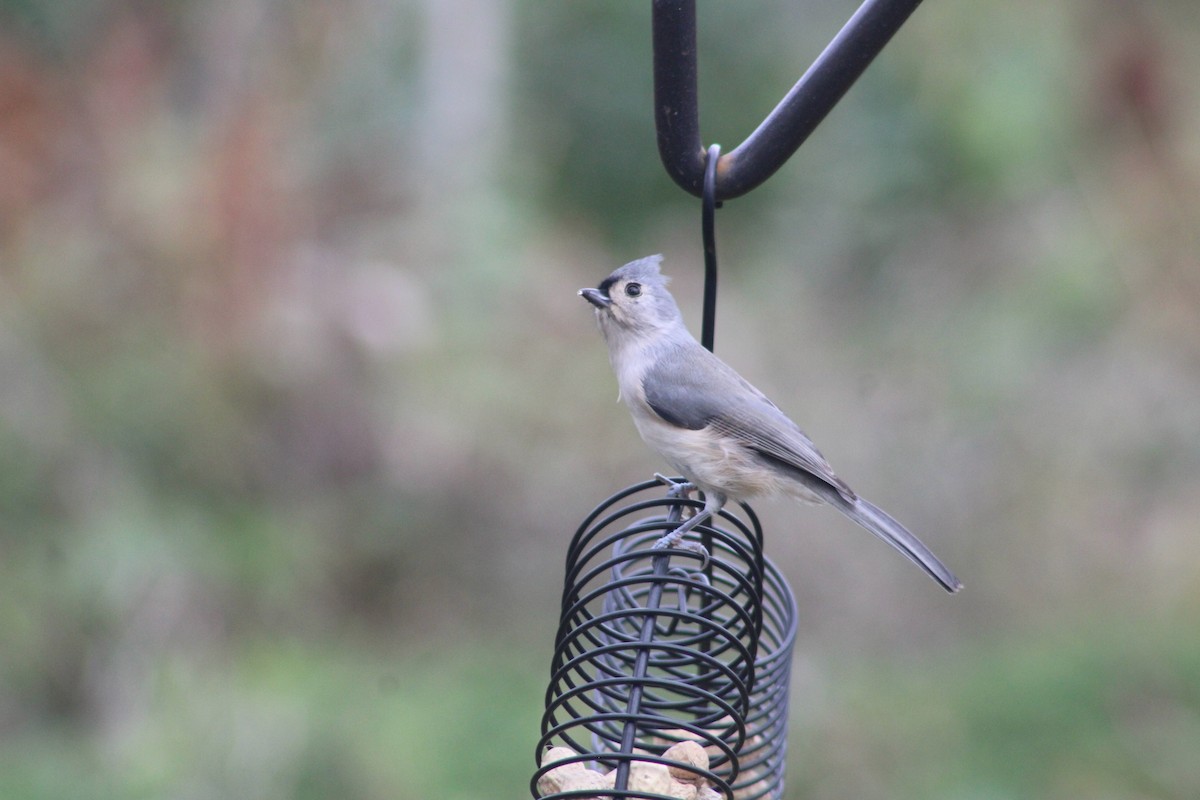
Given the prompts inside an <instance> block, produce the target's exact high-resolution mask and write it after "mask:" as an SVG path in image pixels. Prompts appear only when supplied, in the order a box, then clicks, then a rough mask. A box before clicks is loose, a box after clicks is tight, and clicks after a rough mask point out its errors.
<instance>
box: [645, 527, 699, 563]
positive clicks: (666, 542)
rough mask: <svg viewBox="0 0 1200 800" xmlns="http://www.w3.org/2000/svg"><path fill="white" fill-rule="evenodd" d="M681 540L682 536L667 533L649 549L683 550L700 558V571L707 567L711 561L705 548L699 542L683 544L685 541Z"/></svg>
mask: <svg viewBox="0 0 1200 800" xmlns="http://www.w3.org/2000/svg"><path fill="white" fill-rule="evenodd" d="M682 539H683V536H681V535H679V536H677V535H676V534H675V533H674V532H672V533H668V534H667V535H666V536H664V537H662V538H661V539H659V540H658V541H657V542H655V543H654V545H653V546H652V547H651V548H650V549H652V550H668V549H674V550H685V551H687V552H689V553H694V554H696V555H698V556H699V557H700V569H704V568H705V567H707V566H708V562H709V560H710V559H711V556H710V555H709V553H708V549H707V548H705V546H704V545H702V544H700V543H699V542H690V541H686V542H685V541H682Z"/></svg>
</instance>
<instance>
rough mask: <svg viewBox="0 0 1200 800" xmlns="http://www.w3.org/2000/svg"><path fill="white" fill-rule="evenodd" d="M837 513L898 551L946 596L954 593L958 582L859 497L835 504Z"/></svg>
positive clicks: (915, 540) (904, 531) (906, 533)
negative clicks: (935, 583)
mask: <svg viewBox="0 0 1200 800" xmlns="http://www.w3.org/2000/svg"><path fill="white" fill-rule="evenodd" d="M836 506H837V508H838V510H840V511H841V512H842V513H843V514H845V515H846V516H847V517H849V518H850V519H852V520H854V521H855V522H857V523H858V524H859V525H861V526H862V527H864V528H866V529H867V530H869V531H870V532H871V533H873V534H875V535H876V536H878V537H879V538H880V539H883V540H884V541H885V542H887V543H888V544H890V545H891V546H892V547H894V548H896V549H897V550H899V551H900V552H901V553H903V554H904V555H906V556H908V558H909V559H910V560H911V561H912V562H913V563H914V564H916V565H917V566H918V567H920V568H921V569H923V570H925V572H926V573H928V574H929V577H931V578H933V579H934V580H935V581H937V582H938V583H940V584H941V585H942V587H943V588H944V589H945V590H946V591H947V592H957V591H958V590H959V589H961V588H962V582H961V581H959V579H958V578H956V577H955V576H954V573H953V572H951V571H950V570H949V569H947V568H946V565H945V564H943V563H942V562H941V561H940V560H939V559H938V557H937V556H935V555H934V554H933V551H931V550H930V549H929V548H928V547H926V546H925V544H924V543H923V542H922V541H921V540H920V539H918V538H917V537H916V536H914V535H913V534H912V532H911V531H909V530H908V528H905V527H904V526H903V525H901V524H900V523H899V522H897V521H896V520H894V519H893V518H892V517H891V516H889V515H888V513H887V512H886V511H884V510H883V509H881V508H879V507H878V506H875V505H873V504H872V503H869V502H867V501H866V500H864V499H863V498H862V497H859V498H858V501H857V502H855V503H846V502H842V503H837V504H836Z"/></svg>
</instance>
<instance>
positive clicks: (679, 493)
mask: <svg viewBox="0 0 1200 800" xmlns="http://www.w3.org/2000/svg"><path fill="white" fill-rule="evenodd" d="M654 479H655V480H657V481H658V482H659V483H661V484H663V485H664V486H666V487H667V488H668V489H669V490H670V491H669V492H667V494H669V495H670V496H672V497H682V498H684V499H686V498H687V496H688V495H689V494H691V493H692V492H694V491H696V484H694V483H692V482H691V481H686V480H682V481H681V480H679V479H677V478H669V477H667V476H666V475H663V474H662V473H661V472H656V473H654Z"/></svg>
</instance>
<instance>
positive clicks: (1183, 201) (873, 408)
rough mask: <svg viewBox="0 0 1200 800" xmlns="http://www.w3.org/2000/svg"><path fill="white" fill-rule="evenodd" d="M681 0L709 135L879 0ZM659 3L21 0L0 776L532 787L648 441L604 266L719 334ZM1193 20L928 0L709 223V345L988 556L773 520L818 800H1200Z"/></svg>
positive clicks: (40, 794) (2, 460) (853, 466)
mask: <svg viewBox="0 0 1200 800" xmlns="http://www.w3.org/2000/svg"><path fill="white" fill-rule="evenodd" d="M700 5H701V8H700V23H701V30H700V43H699V47H700V68H701V87H702V90H701V103H702V108H701V119H702V129H703V130H704V132H705V136H706V137H707V138H709V139H710V140H716V141H719V142H721V144H722V145H724V146H725V147H726V149H728V148H731V147H733V146H735V145H736V144H738V143H739V142H740V141H741V139H742V138H743V137H744V136H745V135H746V134H748V133H749V132H750V131H751V130H752V129H753V127H754V126H755V125H756V124H757V123H758V121H759V120H760V119H761V117H762V116H763V114H765V113H766V112H767V111H768V110H769V109H770V108H771V107H772V105H773V104H774V103H775V102H776V100H777V99H778V98H779V97H780V96H782V94H783V93H784V92H785V91H786V90H787V88H788V86H790V84H791V83H792V82H793V81H794V80H795V79H796V77H797V76H798V75H799V74H800V73H801V71H802V70H803V69H804V68H805V67H806V66H807V64H808V63H809V62H810V61H811V59H812V58H813V57H814V56H815V55H816V54H817V52H819V50H820V48H821V47H822V46H824V44H825V43H826V42H827V41H828V40H829V38H830V37H831V36H832V35H833V33H834V32H835V31H836V30H837V28H838V26H839V25H840V24H841V22H842V20H843V19H844V18H845V16H846V15H847V14H848V13H850V7H849V6H847V5H846V4H845V3H842V2H834V0H818V1H817V2H806V3H794V2H787V1H785V0H769V2H765V3H723V4H703V3H702V4H700ZM648 17H649V13H648V9H647V8H646V6H645V4H638V3H628V2H621V1H620V0H576V1H575V2H571V3H533V2H527V1H525V0H521V2H509V3H504V2H500V3H497V2H495V0H425V1H424V2H416V1H415V0H411V1H410V2H399V3H387V2H381V1H377V0H322V2H309V3H302V4H281V3H270V2H266V1H265V0H250V1H249V2H233V0H222V1H221V2H188V1H187V0H176V2H169V3H154V2H140V1H139V0H132V1H125V0H111V1H110V2H92V3H82V2H61V1H59V0H56V2H48V1H47V0H16V1H14V0H9V1H8V2H3V3H0V643H2V647H0V796H3V797H6V798H8V797H11V798H30V799H31V800H33V799H35V798H58V797H64V796H78V797H95V798H109V797H111V798H127V797H147V798H150V797H186V798H193V797H194V798H200V797H281V798H282V797H289V798H292V797H298V798H310V797H311V798H323V797H362V798H376V797H378V798H383V797H387V798H397V797H398V798H410V797H411V798H428V797H450V798H464V799H465V798H475V797H496V796H501V795H503V796H522V795H524V794H525V793H526V791H527V790H526V788H525V787H526V783H527V780H528V776H529V774H530V771H531V767H532V761H533V759H532V752H531V748H532V745H533V743H534V741H535V740H536V733H537V731H536V726H537V718H538V716H539V712H540V704H541V702H542V697H541V694H542V690H543V688H544V683H545V679H546V673H545V670H546V667H547V666H548V659H549V656H550V650H551V644H552V637H553V630H554V625H555V620H556V613H557V607H556V602H557V599H558V598H557V595H558V592H559V588H560V580H561V576H560V574H559V571H560V570H561V564H562V557H563V550H562V548H563V547H564V546H565V542H566V540H567V537H568V535H569V533H570V531H571V530H573V528H574V526H575V525H576V524H577V523H578V521H579V519H580V518H581V516H582V515H583V514H584V513H585V512H586V511H587V510H588V509H590V508H591V507H592V506H593V505H594V504H595V503H596V502H597V501H598V500H599V499H601V498H603V497H604V496H607V495H608V494H609V493H610V492H611V491H613V490H615V489H616V488H618V487H620V486H622V485H625V484H627V483H630V482H632V481H633V480H635V479H640V478H641V477H644V476H645V475H646V474H647V473H648V472H650V471H651V470H653V469H657V468H659V467H660V465H659V464H657V463H655V461H654V459H653V458H652V457H651V456H650V455H649V454H648V453H646V452H645V450H644V448H643V447H642V445H641V444H640V443H639V442H638V441H637V439H636V436H635V435H634V434H633V432H632V428H631V426H630V425H629V423H628V419H627V418H626V416H625V414H624V412H623V410H622V409H621V408H620V407H618V406H616V405H615V404H614V403H613V399H614V397H615V393H616V391H615V386H614V384H613V382H612V378H611V375H610V374H609V372H608V365H607V362H606V359H605V357H604V353H603V349H602V346H601V345H600V343H599V342H598V340H597V336H596V334H595V331H594V326H593V325H592V323H591V320H590V318H589V314H588V313H587V310H586V308H585V307H583V306H581V304H580V303H579V302H578V300H577V298H575V297H574V296H573V295H574V291H575V290H576V289H577V288H578V287H579V286H581V285H585V284H592V283H594V281H596V280H598V279H599V278H600V277H602V276H603V275H604V274H606V273H607V271H608V270H609V269H611V268H612V267H613V266H615V265H616V264H619V263H621V262H623V261H625V260H628V259H629V258H633V257H636V256H640V255H644V254H646V253H648V252H655V251H662V252H665V253H666V255H667V263H668V265H669V267H668V271H669V272H670V273H671V274H672V275H674V276H675V277H676V279H677V280H676V283H675V287H676V288H677V290H678V295H679V297H680V300H681V303H682V304H683V307H684V309H685V316H687V317H688V318H689V319H690V320H691V321H692V323H693V325H695V324H696V323H698V318H697V315H696V313H695V309H696V308H697V305H698V297H699V280H698V275H697V272H698V270H696V269H694V267H695V266H696V265H697V264H698V260H699V253H700V250H699V246H698V241H697V223H698V220H697V219H696V216H697V215H696V211H697V208H698V202H697V201H696V200H695V199H694V198H691V197H689V196H687V195H685V194H683V193H682V192H681V191H679V190H678V189H676V188H675V187H674V186H673V185H671V183H670V181H669V180H668V179H667V178H666V176H665V175H664V174H663V172H662V170H661V168H660V167H659V165H658V161H657V153H656V149H655V142H654V135H653V117H652V113H651V112H652V99H651V76H650V70H649V66H650V52H649V45H650V35H649V27H648ZM1198 39H1200V30H1198V29H1197V19H1196V18H1195V14H1194V13H1193V9H1192V7H1191V5H1190V4H1188V3H1183V2H1166V1H1165V0H1163V1H1162V2H1155V3H1140V4H1138V3H1130V2H1121V1H1120V0H1110V1H1109V2H1104V3H1093V2H1085V0H1073V1H1072V2H1066V3H1056V4H1045V3H1036V2H1020V3H1016V4H1013V3H997V2H986V0H976V1H975V2H968V3H961V4H957V5H955V4H933V3H927V4H925V5H924V6H923V7H922V9H921V10H920V11H919V12H918V13H917V14H916V15H914V17H913V19H912V20H911V21H910V22H909V23H908V24H907V25H906V27H905V29H904V30H903V31H902V32H901V34H900V35H899V36H898V37H897V38H896V40H895V41H894V42H893V43H892V45H890V46H889V48H888V49H887V50H886V51H885V53H884V54H883V55H882V56H881V57H880V58H879V59H878V60H877V61H876V63H875V64H874V65H873V66H872V67H871V69H870V70H869V71H868V72H867V74H866V75H865V76H864V78H863V79H862V80H861V81H860V83H859V85H857V86H856V87H855V88H854V89H853V90H852V91H851V92H850V93H849V94H848V95H847V96H846V98H845V99H844V100H843V102H842V103H841V104H840V105H839V107H838V108H837V109H836V110H835V111H834V112H833V113H832V114H831V115H830V117H829V118H828V119H827V120H826V121H825V123H823V124H822V126H821V128H820V129H819V130H818V131H817V132H816V133H815V134H814V135H813V137H812V138H811V140H810V141H809V142H808V143H806V144H805V146H804V147H803V148H801V150H800V151H799V153H798V154H797V155H796V157H795V158H794V159H793V160H792V161H791V162H790V163H789V164H787V165H785V167H784V168H783V169H782V170H781V171H780V172H779V174H778V175H776V176H775V177H774V178H773V179H772V180H771V181H769V182H768V183H767V184H765V185H764V186H763V187H762V188H761V189H759V190H756V191H755V192H754V193H752V194H750V195H748V196H747V197H745V198H740V199H738V200H737V201H734V202H731V203H728V204H726V208H725V209H723V210H722V212H721V214H720V215H719V216H718V234H719V239H720V244H721V253H722V259H723V262H722V263H723V273H722V295H721V306H720V317H719V324H718V326H717V330H718V337H717V341H718V345H717V347H718V350H719V351H720V352H721V353H722V354H723V355H725V356H726V357H728V358H729V360H731V361H732V362H733V363H735V365H737V366H738V367H739V369H741V370H743V371H744V372H745V373H746V374H747V375H748V376H749V377H751V378H752V379H753V380H755V382H756V383H758V384H760V385H762V386H763V387H764V388H765V389H768V390H770V392H771V393H772V394H773V395H774V396H776V397H777V398H778V399H780V401H781V405H783V406H784V407H785V408H786V409H787V410H788V411H789V412H791V413H794V414H795V415H796V416H797V417H798V418H799V419H801V420H802V421H804V422H805V424H806V427H807V428H808V429H809V431H810V433H812V434H813V438H814V439H815V440H816V441H818V442H819V443H822V447H823V449H824V450H825V452H826V454H827V455H829V456H830V458H831V460H832V461H833V463H834V464H835V465H837V466H838V469H839V472H841V473H842V474H844V475H846V476H847V477H848V478H849V479H850V480H851V481H852V482H853V483H854V485H855V486H856V488H861V489H862V490H863V491H864V493H865V494H868V496H871V497H872V498H873V499H876V500H877V501H878V502H880V504H882V505H884V506H886V507H888V508H889V509H892V510H893V511H894V512H895V513H896V514H897V515H898V516H900V517H901V518H903V519H905V520H911V523H912V526H913V527H914V528H915V529H917V530H919V531H921V532H922V535H923V536H924V537H925V538H926V539H927V540H928V541H929V543H930V544H931V545H932V546H933V547H934V548H935V550H937V551H938V552H939V553H940V554H941V555H943V556H944V557H945V558H946V560H947V561H948V563H950V564H951V565H952V566H953V567H954V568H955V569H956V571H958V572H959V573H960V574H961V575H962V576H963V577H964V579H965V580H966V582H967V587H968V588H967V591H966V592H965V593H964V594H962V595H961V596H959V597H956V598H954V600H953V601H947V600H946V599H945V598H942V597H940V596H938V595H936V594H935V592H934V591H933V590H931V589H930V587H928V586H925V585H924V583H923V582H922V581H921V579H920V577H919V575H917V574H916V573H914V572H913V571H911V570H910V569H909V568H908V567H907V565H905V564H903V563H898V560H897V559H895V558H894V557H893V555H892V554H890V553H887V552H885V550H886V548H881V547H876V546H875V545H876V544H877V543H875V542H872V541H868V540H867V539H868V537H860V536H859V535H858V532H854V533H853V534H847V535H844V536H843V535H842V529H840V528H837V525H839V524H840V523H839V522H837V521H830V516H828V515H822V514H821V512H819V511H811V512H810V511H804V510H800V511H797V510H795V509H792V508H790V507H784V506H782V505H775V504H766V505H765V507H764V508H763V509H761V511H762V513H763V515H764V520H765V521H766V522H767V530H768V537H769V547H770V550H771V554H772V557H773V558H774V559H776V560H777V561H778V562H779V563H780V564H781V566H782V568H783V569H784V571H785V573H787V574H788V575H789V577H790V578H791V579H792V581H793V583H794V585H795V587H796V589H797V593H798V595H799V597H800V602H801V620H802V626H801V640H800V648H799V649H800V652H801V656H800V663H799V664H798V666H797V671H796V672H797V682H796V686H795V692H794V694H793V703H794V722H793V725H794V729H795V738H794V743H793V746H792V760H793V764H792V769H791V773H790V785H791V786H792V787H793V789H792V791H791V793H790V795H789V796H794V797H807V798H814V799H815V798H831V799H832V798H835V797H857V798H862V799H864V800H870V798H875V797H878V798H885V797H886V798H896V797H914V798H915V797H921V798H930V797H933V798H937V797H946V798H950V797H997V798H1000V797H1003V798H1007V797H1014V798H1016V797H1021V798H1030V797H1032V798H1042V797H1044V798H1059V797H1097V798H1100V797H1103V798H1129V799H1130V800H1132V799H1133V798H1142V797H1158V798H1181V799H1182V798H1194V797H1196V796H1197V795H1200V776H1197V773H1196V771H1195V768H1194V761H1195V759H1194V757H1192V754H1193V753H1194V752H1196V749H1197V747H1200V732H1198V731H1200V722H1198V720H1200V697H1198V696H1197V693H1196V687H1197V686H1198V685H1200V652H1197V649H1196V646H1195V645H1196V642H1197V641H1198V640H1197V639H1196V637H1195V636H1194V634H1193V633H1192V628H1193V627H1194V625H1193V622H1192V621H1193V620H1194V619H1195V615H1196V613H1197V611H1198V610H1200V563H1198V562H1197V559H1196V557H1195V550H1194V547H1195V532H1196V520H1197V519H1200V502H1198V500H1197V497H1200V494H1198V493H1197V491H1196V490H1197V486H1198V480H1197V479H1198V476H1200V404H1197V403H1195V402H1193V399H1194V398H1195V397H1196V396H1198V395H1200V269H1198V264H1197V253H1198V252H1200V233H1198V231H1200V224H1197V223H1198V222H1200V191H1197V189H1198V188H1200V185H1198V177H1200V138H1198V136H1197V131H1198V130H1200V124H1198V123H1200V93H1198V92H1197V87H1196V85H1195V82H1194V81H1193V80H1191V79H1190V78H1191V76H1193V75H1195V74H1198V73H1200V55H1198V54H1200V48H1197V47H1196V42H1197V41H1198ZM825 527H828V528H830V529H831V530H830V533H833V534H834V535H826V531H825ZM835 531H836V532H835ZM876 559H877V560H876Z"/></svg>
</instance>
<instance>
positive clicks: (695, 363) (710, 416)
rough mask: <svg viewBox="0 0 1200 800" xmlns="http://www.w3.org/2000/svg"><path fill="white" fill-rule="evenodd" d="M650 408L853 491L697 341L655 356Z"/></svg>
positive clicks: (645, 385) (847, 493)
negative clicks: (713, 432) (709, 428)
mask: <svg viewBox="0 0 1200 800" xmlns="http://www.w3.org/2000/svg"><path fill="white" fill-rule="evenodd" d="M642 389H643V390H644V392H645V394H646V402H647V404H649V406H650V408H651V409H653V411H654V413H656V414H658V416H660V417H662V418H663V419H664V420H665V421H667V422H669V423H671V424H672V425H677V426H679V427H681V428H689V429H691V430H700V429H702V428H708V427H711V428H712V429H713V430H714V431H716V432H718V433H721V434H723V435H725V436H729V437H731V438H733V439H738V440H740V441H742V442H744V443H745V444H746V446H747V447H749V448H751V449H753V450H755V451H757V452H758V453H760V454H761V455H763V456H764V457H766V458H767V459H769V460H773V461H776V462H779V463H781V464H783V465H784V466H787V467H791V468H792V469H797V470H801V471H802V472H806V473H809V474H811V475H813V476H815V477H817V478H819V479H820V480H822V481H824V482H825V483H828V484H829V485H831V486H833V487H834V488H835V489H837V491H838V493H839V494H841V495H842V496H843V497H845V498H846V499H847V500H850V501H853V500H854V497H855V495H854V492H853V491H852V490H851V489H850V487H849V486H847V485H846V483H845V481H843V480H842V479H841V478H839V477H838V476H837V475H836V474H834V472H833V468H832V467H831V466H830V465H829V462H828V461H826V460H825V457H824V456H822V455H821V453H820V451H819V450H817V448H816V445H814V444H813V443H812V440H810V439H809V438H808V437H807V436H805V435H804V432H803V431H802V430H800V428H799V427H798V426H797V425H796V423H794V422H792V421H791V420H790V419H788V417H787V415H785V414H784V413H783V412H782V411H780V410H779V408H778V407H777V406H776V405H775V404H774V403H772V402H771V401H770V400H769V399H767V397H766V395H764V394H763V393H762V392H760V391H759V390H758V389H756V388H754V386H752V385H751V384H750V383H749V382H748V381H747V380H746V379H745V378H743V377H742V376H741V375H738V374H737V372H736V371H734V369H733V368H732V367H730V366H729V365H728V364H726V363H725V362H724V361H722V360H721V359H719V358H717V357H716V356H715V355H713V354H712V353H710V352H709V351H707V350H705V349H704V348H703V347H701V346H700V345H699V344H696V345H695V347H694V348H692V347H688V348H680V349H679V350H677V351H675V353H674V354H673V355H664V356H661V357H659V358H658V359H657V360H656V361H655V363H654V366H653V367H651V368H650V369H649V370H647V371H646V374H645V377H644V378H643V379H642Z"/></svg>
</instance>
